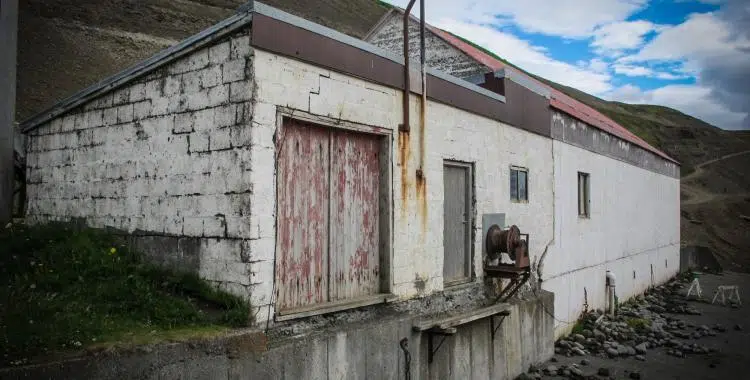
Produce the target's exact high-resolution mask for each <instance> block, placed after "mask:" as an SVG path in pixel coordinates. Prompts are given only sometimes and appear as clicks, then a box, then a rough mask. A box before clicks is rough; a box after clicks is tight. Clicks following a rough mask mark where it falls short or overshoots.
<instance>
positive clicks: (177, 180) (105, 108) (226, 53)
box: [27, 31, 273, 301]
mask: <svg viewBox="0 0 750 380" xmlns="http://www.w3.org/2000/svg"><path fill="white" fill-rule="evenodd" d="M253 59H254V57H253V50H252V49H251V46H250V35H249V31H244V32H239V33H236V34H234V35H232V36H231V38H225V39H224V40H221V41H218V42H215V43H213V44H212V45H211V46H209V47H204V48H201V49H199V50H196V51H193V52H191V53H189V54H188V55H187V56H185V57H182V58H180V59H178V60H176V61H174V62H171V63H169V64H167V65H165V66H163V67H161V68H159V69H157V70H156V71H154V72H152V73H150V74H148V75H146V76H145V77H142V78H138V79H137V80H135V81H134V82H131V83H129V84H127V85H126V86H124V87H122V88H119V89H116V90H115V91H113V92H110V93H108V94H105V95H103V96H101V97H100V98H98V99H95V100H93V101H91V102H89V103H87V104H85V105H83V106H81V107H78V108H77V109H74V110H73V111H71V112H68V113H67V114H65V115H63V116H60V117H58V118H55V119H53V120H51V121H49V122H47V123H46V124H44V125H42V126H40V127H39V128H37V129H35V130H33V131H32V132H30V133H29V136H28V140H27V151H28V156H27V163H28V168H27V178H28V187H27V194H28V208H27V210H28V218H29V220H31V221H34V222H42V221H47V220H69V219H73V218H82V219H84V220H85V221H86V222H87V223H88V224H89V225H91V226H94V227H105V226H107V227H114V228H117V229H121V230H124V231H127V232H129V233H131V234H134V235H139V236H140V235H146V236H148V237H147V238H143V239H140V240H139V241H138V242H137V243H136V244H138V245H139V246H140V248H141V249H143V250H144V251H146V253H147V254H150V255H151V256H152V257H153V259H154V260H156V261H158V262H161V263H163V264H166V265H171V266H176V267H178V268H181V269H185V270H191V271H196V272H198V273H200V275H202V276H203V277H205V278H206V279H208V280H210V281H213V282H215V283H216V284H217V285H219V286H220V287H222V288H225V289H227V290H229V291H231V292H233V293H236V294H239V295H242V296H245V297H247V298H251V299H252V298H253V294H254V293H255V291H254V288H256V287H258V286H260V285H259V284H260V283H261V281H260V279H259V278H258V276H257V275H256V274H257V273H259V272H263V271H265V270H266V268H267V267H270V266H272V264H271V262H270V260H271V259H272V257H273V247H272V246H270V247H269V246H267V245H266V246H264V244H263V242H262V241H260V236H261V232H263V231H261V229H260V228H259V226H258V224H257V223H256V221H255V220H254V219H253V217H252V216H253V212H254V208H257V206H256V205H254V202H253V200H252V196H253V193H254V191H256V189H258V188H262V186H260V185H259V184H260V183H262V182H263V181H264V180H266V179H267V178H270V176H268V174H267V173H265V172H263V171H262V170H261V171H257V172H253V171H252V170H251V169H252V168H251V166H252V162H253V157H252V149H253V145H254V144H263V143H264V141H258V140H257V139H255V138H254V135H253V129H252V117H253V114H252V113H253V106H252V102H251V99H252V97H253V91H254V81H253V78H252V70H253V69H252V68H253ZM259 159H263V157H259ZM259 168H260V166H259ZM264 176H268V177H264ZM253 301H257V300H254V299H253Z"/></svg>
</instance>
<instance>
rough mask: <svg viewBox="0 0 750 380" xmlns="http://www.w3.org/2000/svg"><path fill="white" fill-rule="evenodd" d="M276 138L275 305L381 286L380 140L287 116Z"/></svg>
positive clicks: (296, 304) (376, 289)
mask: <svg viewBox="0 0 750 380" xmlns="http://www.w3.org/2000/svg"><path fill="white" fill-rule="evenodd" d="M280 136H281V137H280V139H279V140H280V141H279V142H278V143H277V149H278V150H279V151H278V153H277V154H278V157H279V158H278V164H277V165H278V180H277V183H278V185H277V186H278V190H277V196H278V216H277V218H278V220H277V226H278V231H277V254H276V255H277V265H276V268H277V270H276V276H277V284H278V286H277V289H278V290H277V307H278V308H279V310H288V309H294V308H297V307H302V306H307V305H310V304H316V303H323V302H327V301H337V300H342V299H349V298H355V297H360V296H364V295H369V294H376V293H379V292H380V261H379V242H380V239H379V233H380V231H379V218H380V209H379V207H380V203H379V196H380V191H379V186H380V149H381V148H380V147H381V138H382V137H380V136H377V135H371V134H365V133H358V132H350V131H346V130H339V129H333V128H323V127H318V126H314V125H312V124H308V123H304V122H299V121H294V120H286V119H285V121H284V125H283V128H282V132H281V134H280Z"/></svg>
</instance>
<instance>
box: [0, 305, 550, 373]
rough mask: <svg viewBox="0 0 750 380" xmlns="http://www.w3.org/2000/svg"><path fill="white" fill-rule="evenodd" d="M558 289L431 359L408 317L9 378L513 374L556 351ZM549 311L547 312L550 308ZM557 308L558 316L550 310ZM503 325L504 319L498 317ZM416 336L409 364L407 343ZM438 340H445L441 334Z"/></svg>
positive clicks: (103, 358) (468, 330) (113, 357)
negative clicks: (402, 344)
mask: <svg viewBox="0 0 750 380" xmlns="http://www.w3.org/2000/svg"><path fill="white" fill-rule="evenodd" d="M552 298H553V296H552V294H550V293H548V292H542V293H541V298H538V299H533V300H528V301H524V302H520V303H518V304H514V305H512V306H511V308H510V315H509V316H508V317H506V318H505V320H504V321H503V322H502V324H501V325H500V327H499V328H498V330H497V332H496V335H495V337H494V339H493V337H492V333H491V328H490V327H491V326H490V320H489V319H480V320H478V321H475V322H472V323H469V324H465V325H461V326H459V327H458V329H457V330H458V331H457V333H456V334H455V335H453V336H448V337H446V338H445V341H444V342H443V344H442V346H441V347H440V348H439V350H437V352H436V355H435V358H434V361H433V362H432V363H428V354H427V351H428V335H427V334H426V333H417V332H413V331H412V324H413V323H414V320H415V319H416V317H415V316H409V315H406V314H403V313H402V314H400V315H398V316H391V317H383V318H378V319H377V320H373V321H368V322H365V323H357V324H352V325H347V326H340V327H338V328H336V329H329V330H322V331H321V330H316V331H311V332H306V333H301V334H297V335H296V336H293V337H288V338H282V339H280V340H273V339H271V340H269V341H268V348H267V350H266V348H265V347H266V338H265V336H264V335H263V333H260V332H257V333H253V332H249V333H244V334H242V335H239V336H234V337H230V338H220V339H215V340H211V341H203V342H192V343H173V344H165V345H159V346H155V347H148V348H144V349H140V350H137V351H135V352H130V353H125V352H121V351H115V352H109V353H101V354H99V355H98V356H96V357H91V356H89V357H82V358H77V359H72V360H63V361H60V362H56V363H50V364H44V365H40V366H33V367H27V368H14V369H0V378H8V379H11V378H13V379H50V378H70V377H75V378H81V379H92V380H98V379H139V380H140V379H211V380H223V379H227V380H229V379H231V380H235V379H289V380H297V379H404V378H405V373H406V371H407V370H408V371H409V374H410V375H411V378H412V379H415V380H417V379H457V380H464V379H498V380H504V379H513V378H515V377H516V376H518V375H519V374H521V373H522V372H525V371H527V370H528V368H529V366H530V365H532V364H537V363H541V362H544V361H546V360H547V359H549V358H550V357H551V356H552V355H553V353H554V348H553V331H554V329H553V322H552V317H551V316H550V313H551V311H552V307H553V306H552V304H553V300H552ZM545 308H546V310H545ZM547 311H549V312H550V313H548V312H547ZM495 320H496V322H500V319H499V317H496V319H495ZM403 338H407V339H408V350H409V354H410V359H411V361H410V365H409V366H408V367H407V365H406V360H405V356H404V352H403V351H402V349H401V348H400V345H399V342H400V341H401V340H402V339H403ZM435 339H437V341H435V345H437V343H438V342H439V339H441V337H439V336H438V337H435Z"/></svg>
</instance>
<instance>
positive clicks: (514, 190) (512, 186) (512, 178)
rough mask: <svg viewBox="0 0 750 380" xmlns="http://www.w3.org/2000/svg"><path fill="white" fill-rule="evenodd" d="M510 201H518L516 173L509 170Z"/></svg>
mask: <svg viewBox="0 0 750 380" xmlns="http://www.w3.org/2000/svg"><path fill="white" fill-rule="evenodd" d="M510 199H518V171H517V170H514V169H510Z"/></svg>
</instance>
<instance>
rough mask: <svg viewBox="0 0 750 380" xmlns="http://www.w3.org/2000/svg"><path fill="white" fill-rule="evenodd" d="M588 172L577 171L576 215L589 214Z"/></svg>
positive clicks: (583, 215)
mask: <svg viewBox="0 0 750 380" xmlns="http://www.w3.org/2000/svg"><path fill="white" fill-rule="evenodd" d="M589 206H590V197H589V173H583V172H578V216H581V217H584V218H588V217H589V216H590V210H589Z"/></svg>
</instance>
